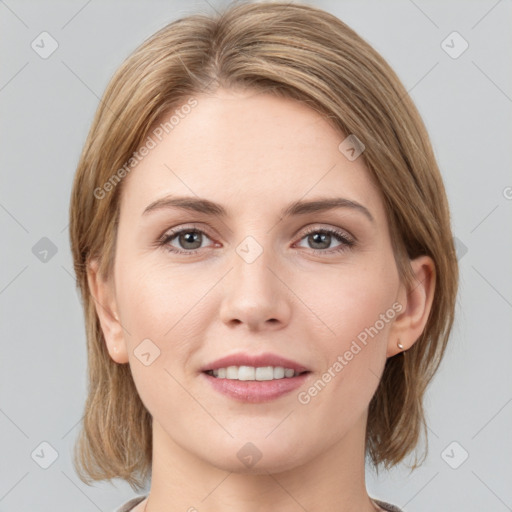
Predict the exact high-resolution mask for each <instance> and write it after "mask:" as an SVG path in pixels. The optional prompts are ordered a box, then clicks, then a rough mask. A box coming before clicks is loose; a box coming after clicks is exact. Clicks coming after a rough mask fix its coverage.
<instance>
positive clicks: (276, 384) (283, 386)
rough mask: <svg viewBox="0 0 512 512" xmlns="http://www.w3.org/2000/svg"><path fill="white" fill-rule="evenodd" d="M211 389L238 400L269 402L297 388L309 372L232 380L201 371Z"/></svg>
mask: <svg viewBox="0 0 512 512" xmlns="http://www.w3.org/2000/svg"><path fill="white" fill-rule="evenodd" d="M202 375H203V377H205V378H206V379H207V380H208V382H209V383H210V384H211V386H212V387H213V389H215V390H216V391H218V392H219V393H222V394H224V395H226V396H228V397H230V398H233V399H235V400H238V401H239V402H248V403H261V402H270V401H271V400H275V399H276V398H279V397H280V396H283V395H285V394H287V393H290V392H291V391H293V390H295V389H297V388H298V387H300V386H301V385H302V384H304V382H305V380H306V379H307V378H308V377H309V375H310V373H302V374H301V375H297V376H296V377H284V378H282V379H275V380H261V381H258V380H250V381H249V380H234V379H218V378H216V377H213V376H211V375H208V374H207V373H202Z"/></svg>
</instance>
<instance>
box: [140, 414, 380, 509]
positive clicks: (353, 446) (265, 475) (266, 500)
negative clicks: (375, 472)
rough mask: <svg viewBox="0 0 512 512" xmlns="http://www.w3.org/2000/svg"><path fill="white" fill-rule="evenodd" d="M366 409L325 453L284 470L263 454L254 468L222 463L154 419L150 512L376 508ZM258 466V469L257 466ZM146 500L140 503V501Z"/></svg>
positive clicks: (148, 502) (146, 506)
mask: <svg viewBox="0 0 512 512" xmlns="http://www.w3.org/2000/svg"><path fill="white" fill-rule="evenodd" d="M365 430H366V414H365V415H364V416H363V417H361V418H360V420H359V421H358V423H357V424H356V425H355V426H354V428H353V429H352V430H351V431H349V432H348V433H347V434H346V435H345V436H344V437H343V438H341V439H340V440H338V441H337V442H336V443H335V444H333V445H331V446H330V448H329V449H328V450H326V451H324V452H323V453H318V454H316V455H315V456H314V457H313V458H311V459H308V460H307V461H305V462H304V463H302V464H300V465H298V466H295V467H293V468H288V469H285V470H282V469H279V468H277V466H275V465H274V466H273V465H272V464H271V463H269V462H268V459H267V464H266V465H265V464H263V462H264V458H263V457H262V459H261V461H260V462H259V463H258V464H256V465H255V466H254V467H252V468H251V469H250V470H247V471H245V472H240V466H237V467H236V468H235V467H233V469H232V470H230V468H229V467H227V468H218V467H214V466H212V465H211V464H210V463H208V462H207V461H205V460H204V459H202V458H199V457H197V456H195V455H194V454H192V453H190V452H189V451H187V450H185V449H183V448H182V447H181V446H180V445H178V444H177V443H176V442H174V441H173V440H172V439H171V438H170V437H169V435H168V434H167V433H166V432H165V431H164V430H163V429H162V428H161V426H160V425H159V424H158V423H157V422H156V421H153V463H152V478H151V491H150V495H149V498H148V500H147V502H145V503H144V505H145V509H141V510H145V511H146V512H155V511H158V510H186V511H189V512H196V511H197V510H201V512H214V511H218V510H223V511H225V512H231V511H235V510H236V511H237V512H257V511H261V510H265V511H268V512H277V511H279V512H296V511H297V510H299V509H300V508H302V509H304V510H336V511H337V512H375V510H380V509H378V508H376V506H375V505H374V504H373V502H372V501H371V500H370V498H369V496H368V494H367V492H366V486H365V465H364V442H365V439H364V434H365ZM256 468H258V469H256ZM141 505H142V504H141Z"/></svg>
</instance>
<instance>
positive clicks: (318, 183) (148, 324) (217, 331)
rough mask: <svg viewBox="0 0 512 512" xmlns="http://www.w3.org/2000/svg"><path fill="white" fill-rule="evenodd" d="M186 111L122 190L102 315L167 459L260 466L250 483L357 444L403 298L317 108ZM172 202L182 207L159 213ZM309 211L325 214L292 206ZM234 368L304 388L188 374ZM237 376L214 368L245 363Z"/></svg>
mask: <svg viewBox="0 0 512 512" xmlns="http://www.w3.org/2000/svg"><path fill="white" fill-rule="evenodd" d="M196 99H197V105H196V106H194V107H193V108H191V109H190V111H189V109H186V111H187V112H188V111H189V113H188V114H186V115H184V114H182V115H181V116H180V117H179V122H177V123H175V124H174V127H173V129H172V130H170V129H169V126H167V129H168V132H169V133H168V134H166V133H165V130H160V131H159V132H157V133H158V134H159V136H160V137H161V138H162V140H161V141H159V140H158V137H156V136H154V135H153V139H154V140H155V141H156V142H157V144H156V147H154V148H152V149H150V150H149V151H148V154H147V155H146V156H144V157H143V158H142V161H141V162H140V163H139V164H138V166H137V167H136V168H135V169H134V170H133V171H131V173H130V174H129V175H128V176H127V177H126V178H125V182H124V183H123V187H124V188H123V194H122V200H121V212H120V221H119V230H118V238H117V245H116V258H115V266H114V283H115V291H114V295H113V297H114V298H113V302H112V304H113V306H112V309H113V310H114V311H115V313H116V315H117V317H118V318H119V322H120V325H122V327H123V329H120V330H119V336H118V337H117V338H116V337H115V336H114V335H113V336H112V337H110V336H109V337H107V338H108V340H107V341H108V346H109V351H110V354H111V356H112V357H113V359H115V360H116V361H118V362H129V364H130V367H131V370H132V373H133V377H134V380H135V383H136V386H137V389H138V392H139V394H140V397H141V399H142V401H143V403H144V404H145V406H146V407H147V409H148V411H149V412H150V413H151V415H152V416H153V421H154V424H155V426H156V427H157V428H158V429H159V430H160V431H161V432H163V433H165V435H166V439H167V440H168V446H174V447H177V446H178V447H180V448H181V449H184V450H186V452H188V453H189V454H193V455H195V456H197V457H198V458H200V459H201V460H203V461H205V462H207V463H210V464H211V465H213V466H216V467H218V468H222V469H225V470H231V471H243V470H244V464H245V465H246V467H247V468H249V466H250V463H248V462H247V461H248V460H249V459H245V458H244V456H245V455H247V454H248V455H253V456H254V457H256V459H257V458H258V457H259V456H260V455H261V459H260V460H259V461H258V463H257V465H256V466H255V468H254V469H253V471H254V470H259V469H261V470H262V471H263V470H269V471H271V470H272V471H278V470H285V469H289V468H293V467H296V466H298V465H300V464H303V463H305V462H306V461H308V460H311V459H312V458H313V457H315V456H316V455H319V454H320V453H323V452H325V451H326V450H328V449H330V448H333V447H334V446H335V445H336V444H337V443H339V442H341V441H342V440H343V438H344V437H345V436H347V434H348V433H349V432H351V431H353V430H354V429H355V428H357V429H361V428H363V429H364V427H365V420H366V412H367V408H368V404H369V402H370V399H371V397H372V396H373V394H374V392H375V390H376V388H377V385H378V383H379V379H380V376H381V374H382V371H383V367H384V364H385V361H386V358H387V357H388V356H391V355H394V354H395V353H396V352H397V351H398V350H397V349H395V347H396V342H397V339H396V336H394V332H393V329H394V324H395V320H396V318H397V317H398V316H399V312H400V310H401V309H402V304H401V302H402V300H403V299H404V298H405V297H406V295H404V290H403V288H402V286H401V284H400V281H399V276H398V272H397V268H396V264H395V260H394V257H393V250H392V246H391V243H390V235H389V230H388V226H387V221H386V217H385V211H384V206H383V202H382V200H381V197H380V195H379V193H378V190H377V189H376V187H375V186H374V184H373V183H372V181H371V179H370V175H369V172H368V170H367V169H366V168H365V165H364V163H363V159H362V158H355V159H354V155H355V156H357V153H354V152H353V151H350V149H349V148H348V146H349V141H346V142H345V143H344V145H342V146H341V149H340V148H339V146H340V144H341V143H342V141H343V140H344V139H345V137H344V136H342V135H340V134H339V133H338V132H337V131H335V130H334V129H333V128H332V127H331V126H330V125H329V124H328V123H327V122H326V121H325V120H323V119H322V117H320V115H319V114H317V113H316V112H315V111H313V110H310V109H308V108H307V107H305V106H304V105H301V104H299V103H297V102H294V101H292V100H284V99H277V98H275V97H272V96H270V95H266V94H256V93H254V92H251V93H234V92H230V91H227V90H219V91H218V92H217V93H216V94H215V95H214V96H203V95H198V96H196ZM178 110H179V109H178ZM183 111H185V110H183ZM183 111H182V112H183ZM170 115H171V114H169V116H167V117H170ZM167 117H166V119H165V120H164V121H167ZM162 131H163V135H164V136H162V133H161V132H162ZM150 145H151V146H152V145H153V144H150ZM356 149H357V148H356ZM178 197H180V198H181V197H186V198H188V199H189V204H190V205H192V204H194V205H196V206H195V207H194V208H192V207H190V208H180V207H178V206H176V205H175V206H173V205H171V204H170V202H167V203H166V201H167V200H171V199H172V200H173V199H176V198H178ZM202 200H207V201H209V202H212V203H215V204H216V205H219V206H218V207H214V208H212V207H211V206H209V205H206V206H205V205H204V204H203V205H202V203H200V201H202ZM324 200H340V201H339V206H337V207H334V208H329V209H327V208H325V209H324V208H315V207H311V208H307V207H305V206H302V207H297V204H296V203H297V202H300V203H304V204H308V203H309V202H313V201H324ZM151 205H152V206H151ZM293 205H295V206H296V207H295V208H294V211H291V212H288V214H285V212H286V210H287V209H288V208H289V207H290V206H293ZM207 206H209V207H207ZM317 206H318V205H317ZM221 208H222V210H223V211H224V212H225V214H224V215H220V214H219V210H220V209H221ZM194 230H195V231H194ZM179 231H181V232H182V233H181V235H180V233H179ZM176 233H177V234H176ZM114 339H115V340H116V341H112V340H114ZM114 347H115V348H114ZM116 349H117V351H116V352H114V350H116ZM232 355H237V356H238V355H247V356H249V357H250V356H259V355H273V356H276V357H282V358H286V359H288V360H292V361H294V362H295V363H297V364H299V365H301V366H302V367H303V368H305V369H307V371H308V373H305V374H303V375H301V376H300V377H291V378H290V377H283V378H277V379H275V380H271V381H266V380H263V381H260V380H255V379H256V378H257V375H258V376H259V378H273V377H280V376H281V373H282V372H281V370H279V369H277V370H275V369H272V368H271V369H270V372H271V373H269V370H268V369H265V370H254V373H252V372H253V370H251V369H250V368H249V369H242V370H241V372H240V373H239V374H238V376H239V377H242V378H247V379H249V381H251V382H249V381H247V380H242V381H239V380H232V379H222V378H221V377H222V376H223V374H222V370H221V372H220V377H214V376H211V375H207V374H206V373H205V372H204V371H203V370H204V369H213V368H215V365H214V364H211V363H213V362H215V361H216V360H218V359H220V358H225V357H227V356H232ZM236 361H237V358H235V359H234V360H232V361H229V362H225V363H221V364H220V366H221V367H226V366H251V365H249V364H247V361H243V360H242V359H240V361H241V363H244V362H245V364H240V365H237V364H236ZM249 362H250V360H249ZM269 362H270V363H273V364H265V363H269ZM233 363H235V364H233ZM254 363H255V364H254V365H253V366H255V367H264V366H279V361H274V362H273V361H272V360H270V359H269V360H268V361H267V360H266V359H265V358H263V359H260V360H255V361H254ZM289 365H291V363H289ZM217 366H219V365H217ZM283 366H284V367H286V364H283ZM231 372H235V373H231ZM228 375H231V376H236V371H235V370H233V369H231V370H228ZM288 379H289V380H288ZM221 381H222V382H221ZM225 384H226V388H225V389H226V392H222V391H220V387H221V385H222V386H223V385H225ZM283 390H284V391H283ZM248 442H250V443H252V445H247V444H246V443H248ZM241 449H242V451H240V450H241ZM256 459H254V460H256ZM244 461H245V462H244Z"/></svg>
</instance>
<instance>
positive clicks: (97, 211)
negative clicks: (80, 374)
mask: <svg viewBox="0 0 512 512" xmlns="http://www.w3.org/2000/svg"><path fill="white" fill-rule="evenodd" d="M218 87H224V88H227V89H243V90H246V89H247V90H254V91H256V92H266V93H269V94H274V95H277V96H278V97H282V98H292V99H295V100H297V101H300V102H302V103H304V104H306V105H307V106H309V107H310V108H312V109H314V110H316V111H317V112H320V113H322V114H323V115H324V116H325V117H326V119H328V120H329V122H331V123H332V125H333V126H334V127H335V128H336V129H337V130H339V131H340V134H344V136H346V135H348V134H355V135H356V136H357V138H358V139H359V140H360V141H362V142H363V144H364V145H365V148H366V149H365V151H364V153H363V154H362V155H361V158H364V161H365V163H366V165H367V167H368V169H369V171H370V173H371V175H372V177H373V179H374V180H375V183H376V184H377V186H378V188H379V190H380V191H381V194H382V198H383V201H384V205H385V208H386V213H387V220H388V223H389V226H390V233H391V238H392V242H393V247H394V253H395V258H396V263H397V268H398V271H399V273H400V277H401V279H402V280H403V281H404V282H406V283H409V284H410V283H411V279H412V272H411V268H410V263H409V259H413V258H415V257H417V256H420V255H428V256H430V257H431V258H432V259H433V261H434V263H435V267H436V289H435V294H434V299H433V304H432V308H431V312H430V315H429V318H428V321H427V324H426V327H425V330H424V332H423V334H422V335H421V337H420V338H419V339H418V341H417V342H416V343H415V344H414V345H413V346H412V347H411V348H410V349H409V350H408V351H407V352H402V353H400V354H397V355H396V356H394V357H391V358H389V359H388V360H387V362H386V365H385V369H384V373H383V376H382V379H381V381H380V384H379V386H378V389H377V391H376V393H375V395H374V397H373V398H372V400H371V402H370V405H369V415H368V422H367V431H366V453H367V455H369V456H370V458H371V461H372V463H373V464H374V466H375V467H376V468H377V471H378V467H377V466H378V465H380V464H383V465H384V466H385V467H386V468H389V467H391V466H393V465H395V464H398V463H399V462H400V461H402V460H403V459H404V458H405V456H406V455H407V454H408V453H410V452H411V451H412V450H413V449H414V448H415V447H416V446H417V444H418V442H419V438H420V434H421V433H424V435H425V440H427V435H426V434H427V432H426V421H425V415H424V409H423V403H422V401H423V395H424V392H425V389H426V387H427V385H428V383H429V382H430V380H431V379H432V377H433V375H434V373H435V372H436V370H437V368H438V366H439V364H440V362H441V359H442V356H443V354H444V352H445V348H446V344H447V342H448V336H449V333H450V330H451V327H452V323H453V317H454V307H455V298H456V293H457V284H458V265H457V259H456V255H455V249H454V244H453V240H452V234H451V229H450V217H449V209H448V204H447V199H446V194H445V190H444V186H443V182H442V179H441V175H440V172H439V169H438V166H437V163H436V160H435V157H434V154H433V150H432V147H431V144H430V140H429V137H428V134H427V131H426V129H425V126H424V124H423V122H422V119H421V117H420V115H419V113H418V111H417V109H416V108H415V106H414V104H413V102H412V100H411V99H410V97H409V95H408V94H407V91H406V90H405V88H404V87H403V85H402V84H401V82H400V80H399V78H398V77H397V76H396V74H395V73H394V72H393V70H392V69H391V68H390V66H389V65H388V64H387V63H386V61H385V60H384V59H383V58H382V57H381V56H380V55H379V54H378V53H377V52H376V51H375V50H374V49H373V48H372V47H371V46H370V45H369V44H368V43H366V42H365V41H364V40H363V39H362V38H361V37H360V36H358V35H357V34H356V33H355V32H354V31H353V30H352V29H351V28H349V27H348V26H347V25H345V24H344V23H343V22H342V21H340V20H339V19H338V18H336V17H335V16H333V15H331V14H329V13H327V12H324V11H322V10H320V9H317V8H314V7H311V6H308V5H301V4H296V3H294V4H290V3H284V2H283V3H280V2H266V3H265V2H258V3H243V4H234V5H231V6H229V7H228V8H227V9H226V10H225V11H224V12H223V13H221V14H220V15H218V16H206V15H202V14H195V15H190V16H187V17H185V18H182V19H179V20H177V21H174V22H172V23H170V24H168V25H167V26H165V27H164V28H163V29H161V30H159V31H158V32H157V33H155V34H154V35H153V36H152V37H150V38H149V39H148V40H146V41H145V42H144V43H143V44H142V45H141V46H140V47H139V48H138V49H136V50H135V52H134V53H133V54H132V55H130V56H129V57H128V58H127V59H126V60H125V62H124V63H123V64H122V65H121V67H120V68H119V70H118V71H117V72H116V73H115V75H114V76H113V78H112V80H111V81H110V83H109V85H108V87H107V89H106V91H105V93H104V96H103V99H102V100H101V102H100V105H99V107H98V110H97V112H96V115H95V118H94V121H93V123H92V127H91V129H90V132H89V134H88V137H87V140H86V142H85V146H84V148H83V152H82V154H81V157H80V161H79V164H78V168H77V171H76V175H75V180H74V184H73V190H72V197H71V205H70V217H71V219H70V238H71V248H72V253H73V259H74V268H75V272H76V276H77V280H78V285H79V286H80V291H81V294H82V298H83V306H84V314H85V325H86V332H87V353H88V379H89V387H88V397H87V402H86V404H85V413H84V418H83V428H82V430H81V432H80V435H79V438H78V440H77V442H76V445H75V460H74V464H75V469H76V470H77V472H78V475H79V477H80V478H81V479H82V480H83V481H84V482H86V483H90V482H91V481H94V480H105V479H112V478H116V477H118V478H122V479H124V480H126V481H127V482H128V483H129V484H130V485H131V486H132V488H134V489H137V488H139V489H140V488H142V487H143V486H144V485H145V481H146V479H147V477H148V476H149V475H150V472H151V459H152V431H151V424H152V418H151V416H150V414H149V413H148V411H147V410H146V408H145V407H144V405H143V404H142V402H141V400H140V397H139V395H138V393H137V390H136V388H135V384H134V382H133V379H132V375H131V371H130V368H129V365H128V364H123V365H120V364H117V363H115V362H114V361H113V360H112V359H111V358H110V356H109V354H108V351H107V349H106V345H105V339H104V337H103V333H102V330H101V328H100V324H99V320H98V316H97V314H96V312H95V308H94V301H93V298H92V296H91V293H90V290H89V288H88V282H87V265H88V263H89V262H90V261H91V259H93V258H97V259H98V260H99V273H100V275H101V276H102V277H104V278H108V277H109V276H111V275H112V269H113V262H114V254H115V240H116V229H117V222H118V218H119V203H120V201H119V200H120V197H121V193H122V188H123V181H122V180H118V181H119V183H117V182H116V183H115V185H116V186H112V187H105V184H106V183H107V182H110V183H112V178H113V177H114V174H115V171H116V170H117V169H119V170H120V169H122V168H124V169H125V171H126V172H128V171H129V167H126V165H125V164H126V162H129V161H130V159H131V158H133V154H134V152H135V151H137V149H138V148H139V147H140V146H141V144H142V143H143V141H144V140H145V139H146V137H147V136H148V134H149V132H150V130H151V129H152V128H153V127H154V126H155V125H156V124H157V123H158V122H160V121H161V120H162V119H164V116H165V115H167V116H168V115H169V112H171V111H172V109H175V108H177V107H178V106H180V105H182V104H185V103H187V101H188V100H190V98H191V97H193V96H194V95H196V94H201V93H209V92H214V91H215V90H216V89H217V88H218ZM340 140H341V139H340ZM126 172H124V173H122V172H121V171H119V172H118V174H117V176H118V177H119V178H120V177H123V176H124V175H125V174H126ZM109 180H110V181H109ZM107 188H108V193H105V191H106V190H107ZM98 190H101V191H102V192H101V193H99V192H98ZM100 196H101V197H100ZM427 451H428V448H426V449H425V457H426V454H427ZM423 461H424V459H423V460H422V461H421V462H420V464H421V463H422V462H423ZM416 467H417V459H416V462H415V464H414V465H413V466H412V469H414V468H416Z"/></svg>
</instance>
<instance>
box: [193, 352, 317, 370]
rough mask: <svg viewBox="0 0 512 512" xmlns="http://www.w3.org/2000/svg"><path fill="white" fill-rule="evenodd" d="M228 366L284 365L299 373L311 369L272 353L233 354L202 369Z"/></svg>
mask: <svg viewBox="0 0 512 512" xmlns="http://www.w3.org/2000/svg"><path fill="white" fill-rule="evenodd" d="M228 366H254V367H256V368H258V367H262V366H282V367H283V368H291V369H292V370H294V371H296V372H298V373H302V372H305V371H309V370H308V369H307V368H306V367H305V366H303V365H301V364H299V363H297V362H296V361H293V360H291V359H287V358H285V357H281V356H279V355H277V354H271V353H266V354H242V353H238V354H231V355H229V356H226V357H221V358H220V359H216V360H215V361H212V362H211V363H208V364H206V365H204V366H203V367H202V368H201V371H202V372H207V371H209V370H217V369H218V368H227V367H228Z"/></svg>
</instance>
